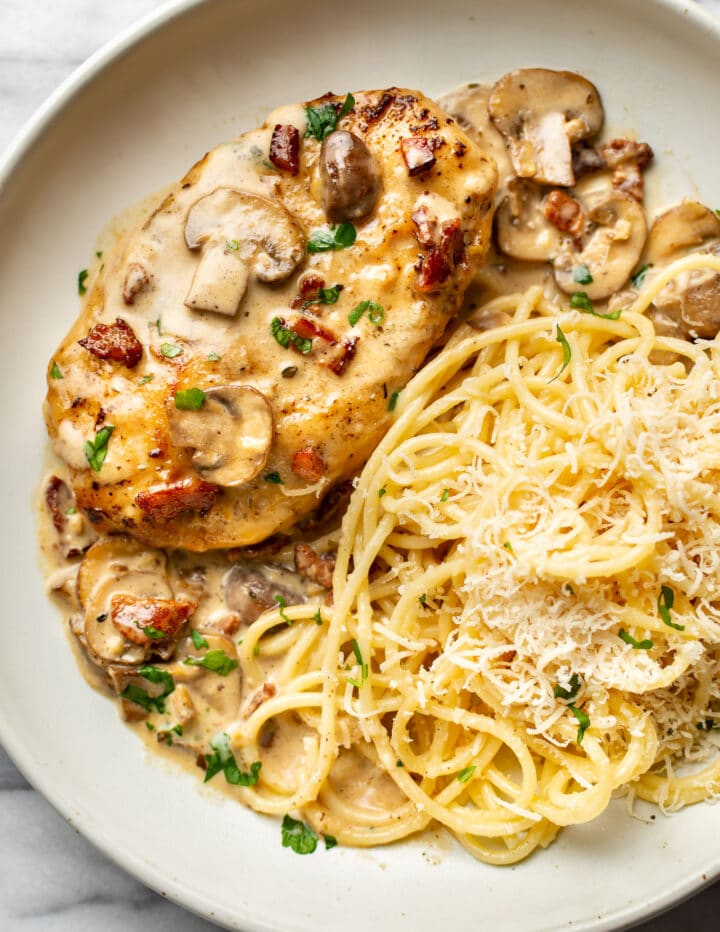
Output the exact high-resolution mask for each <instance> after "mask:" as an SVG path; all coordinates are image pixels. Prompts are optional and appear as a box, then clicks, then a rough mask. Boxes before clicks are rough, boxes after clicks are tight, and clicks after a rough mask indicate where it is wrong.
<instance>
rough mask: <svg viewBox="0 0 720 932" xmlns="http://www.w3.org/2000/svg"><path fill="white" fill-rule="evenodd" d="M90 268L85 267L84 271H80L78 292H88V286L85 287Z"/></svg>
mask: <svg viewBox="0 0 720 932" xmlns="http://www.w3.org/2000/svg"><path fill="white" fill-rule="evenodd" d="M88 274H89V273H88V270H87V269H83V270H82V272H79V273H78V294H86V293H87V288H86V287H85V282H86V281H87V277H88Z"/></svg>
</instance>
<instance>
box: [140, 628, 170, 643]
mask: <svg viewBox="0 0 720 932" xmlns="http://www.w3.org/2000/svg"><path fill="white" fill-rule="evenodd" d="M142 630H143V634H147V636H148V637H149V638H151V639H152V640H153V641H159V640H160V639H161V638H164V637H166V634H165V632H164V631H160V629H159V628H156V627H155V626H154V625H147V626H146V627H145V628H143V629H142Z"/></svg>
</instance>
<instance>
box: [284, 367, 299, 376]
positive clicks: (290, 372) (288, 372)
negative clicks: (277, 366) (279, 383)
mask: <svg viewBox="0 0 720 932" xmlns="http://www.w3.org/2000/svg"><path fill="white" fill-rule="evenodd" d="M297 371H298V367H297V366H285V368H284V369H283V370H282V372H281V373H280V375H281V376H282V377H283V378H284V379H294V378H295V376H296V375H297Z"/></svg>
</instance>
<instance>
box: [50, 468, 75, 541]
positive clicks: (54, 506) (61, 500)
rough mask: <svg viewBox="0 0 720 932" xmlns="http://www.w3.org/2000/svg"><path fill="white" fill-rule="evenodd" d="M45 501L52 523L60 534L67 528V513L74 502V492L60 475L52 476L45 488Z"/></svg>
mask: <svg viewBox="0 0 720 932" xmlns="http://www.w3.org/2000/svg"><path fill="white" fill-rule="evenodd" d="M45 502H46V504H47V506H48V510H49V512H50V515H51V517H52V523H53V527H54V528H55V530H56V531H57V532H58V534H62V532H63V530H64V528H65V514H66V513H67V510H68V508H69V507H70V505H71V504H72V493H71V491H70V489H69V488H68V487H67V484H66V483H65V482H63V480H62V479H61V478H60V477H59V476H50V479H49V480H48V484H47V488H46V489H45Z"/></svg>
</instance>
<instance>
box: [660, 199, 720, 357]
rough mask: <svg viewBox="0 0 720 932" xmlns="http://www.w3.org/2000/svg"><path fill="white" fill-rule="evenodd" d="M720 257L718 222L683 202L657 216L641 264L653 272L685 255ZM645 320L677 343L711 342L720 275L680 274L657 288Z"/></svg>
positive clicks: (719, 305) (718, 322)
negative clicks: (695, 339) (650, 320)
mask: <svg viewBox="0 0 720 932" xmlns="http://www.w3.org/2000/svg"><path fill="white" fill-rule="evenodd" d="M698 247H703V248H702V249H701V251H702V252H707V253H709V254H711V255H716V256H717V255H720V218H719V217H718V216H717V215H716V214H715V213H714V212H713V211H712V210H710V209H709V208H708V207H705V206H704V205H702V204H699V203H698V202H697V201H683V202H682V204H678V205H677V207H673V208H671V209H670V210H668V211H666V212H665V213H664V214H661V215H660V216H659V217H658V218H657V220H656V221H655V223H654V224H653V226H652V229H651V230H650V235H649V237H648V245H647V249H646V251H645V256H644V260H645V262H646V263H647V265H649V266H652V267H653V268H652V270H651V271H650V272H649V273H648V281H650V280H651V279H652V276H653V275H655V274H657V273H658V270H659V268H662V266H664V265H667V264H668V263H670V262H672V261H673V260H675V259H679V258H681V257H682V256H683V255H685V254H686V253H688V252H691V251H693V250H697V249H698ZM653 304H654V308H653V310H652V311H651V313H650V316H651V317H652V318H653V320H654V322H655V329H656V330H657V331H658V332H659V333H665V334H668V335H672V336H677V337H680V338H683V339H690V338H693V337H700V338H701V339H712V338H713V337H714V336H716V335H717V333H718V332H720V274H718V273H717V272H715V271H713V270H712V269H695V270H694V271H690V272H682V273H680V275H677V276H676V277H675V278H674V279H673V280H672V281H671V282H668V284H667V285H665V287H664V288H663V289H662V291H661V292H660V293H659V294H658V295H657V297H656V298H655V300H654V302H653Z"/></svg>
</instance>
